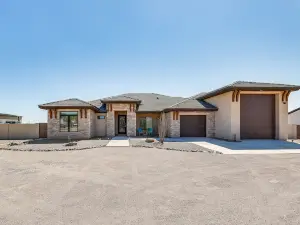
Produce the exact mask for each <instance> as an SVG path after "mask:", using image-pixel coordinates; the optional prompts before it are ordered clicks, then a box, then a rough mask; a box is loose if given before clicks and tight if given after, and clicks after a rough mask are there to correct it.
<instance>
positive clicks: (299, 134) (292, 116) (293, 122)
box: [288, 107, 300, 139]
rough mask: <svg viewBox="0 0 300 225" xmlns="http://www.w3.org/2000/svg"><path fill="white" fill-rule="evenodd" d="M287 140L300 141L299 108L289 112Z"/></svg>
mask: <svg viewBox="0 0 300 225" xmlns="http://www.w3.org/2000/svg"><path fill="white" fill-rule="evenodd" d="M288 117H289V119H288V120H289V126H290V132H289V138H291V139H300V107H299V108H297V109H294V110H292V111H291V112H289V116H288Z"/></svg>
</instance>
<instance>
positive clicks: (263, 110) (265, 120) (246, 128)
mask: <svg viewBox="0 0 300 225" xmlns="http://www.w3.org/2000/svg"><path fill="white" fill-rule="evenodd" d="M240 101H241V106H240V107H241V108H240V109H241V111H240V118H241V121H240V123H241V139H274V138H275V95H267V94H242V95H241V98H240Z"/></svg>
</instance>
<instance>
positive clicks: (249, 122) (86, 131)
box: [39, 81, 300, 140]
mask: <svg viewBox="0 0 300 225" xmlns="http://www.w3.org/2000/svg"><path fill="white" fill-rule="evenodd" d="M299 89H300V86H296V85H285V84H274V83H257V82H245V81H237V82H235V83H232V84H230V85H227V86H224V87H221V88H219V89H216V90H213V91H210V92H207V93H200V94H197V95H194V96H192V97H190V98H183V97H171V96H166V95H161V94H155V93H127V94H122V95H117V96H112V97H108V98H103V99H98V100H94V101H89V102H87V101H83V100H80V99H76V98H73V99H67V100H62V101H56V102H51V103H46V104H42V105H39V108H41V109H45V110H48V138H67V137H71V138H92V137H95V136H116V135H125V136H136V135H137V134H140V131H142V134H143V132H146V131H147V130H149V129H150V130H151V131H152V132H153V135H156V134H157V130H158V118H159V117H160V115H161V113H165V116H166V120H167V136H168V137H215V138H221V139H226V140H240V139H282V140H285V139H287V138H288V129H289V128H288V98H289V95H290V93H291V92H292V91H297V90H299Z"/></svg>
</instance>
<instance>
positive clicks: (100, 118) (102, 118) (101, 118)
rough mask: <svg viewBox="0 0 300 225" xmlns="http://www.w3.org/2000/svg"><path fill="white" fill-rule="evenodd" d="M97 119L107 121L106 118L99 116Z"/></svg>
mask: <svg viewBox="0 0 300 225" xmlns="http://www.w3.org/2000/svg"><path fill="white" fill-rule="evenodd" d="M97 119H98V120H104V119H105V116H97Z"/></svg>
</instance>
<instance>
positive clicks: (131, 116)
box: [127, 111, 136, 136]
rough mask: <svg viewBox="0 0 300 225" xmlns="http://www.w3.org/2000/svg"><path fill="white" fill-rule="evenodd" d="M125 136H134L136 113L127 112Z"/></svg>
mask: <svg viewBox="0 0 300 225" xmlns="http://www.w3.org/2000/svg"><path fill="white" fill-rule="evenodd" d="M127 136H136V113H135V112H130V111H129V112H127Z"/></svg>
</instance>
